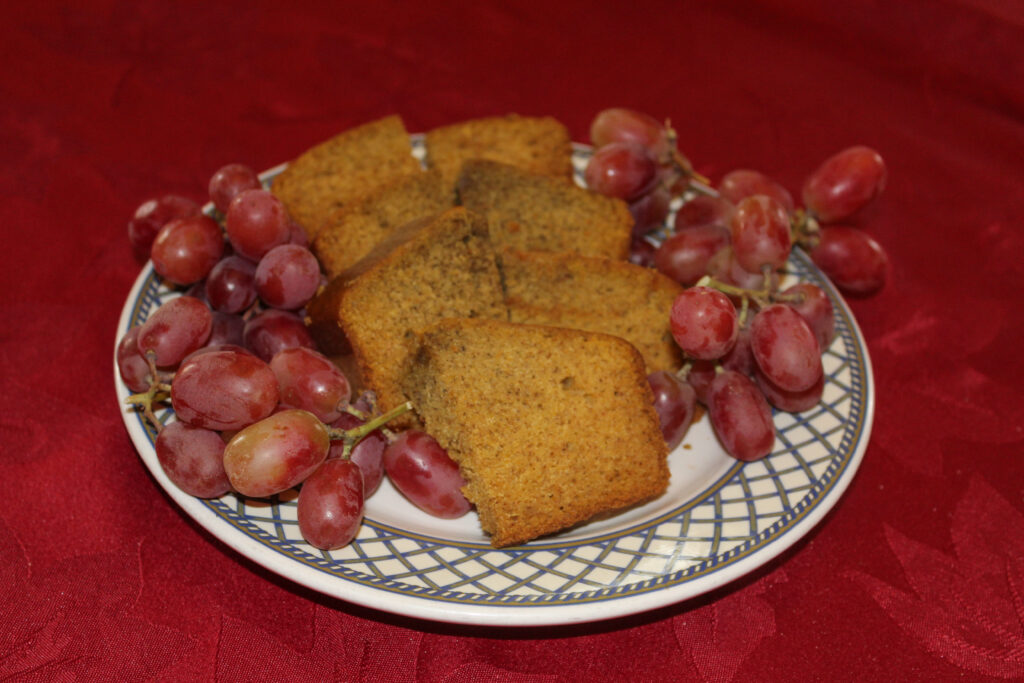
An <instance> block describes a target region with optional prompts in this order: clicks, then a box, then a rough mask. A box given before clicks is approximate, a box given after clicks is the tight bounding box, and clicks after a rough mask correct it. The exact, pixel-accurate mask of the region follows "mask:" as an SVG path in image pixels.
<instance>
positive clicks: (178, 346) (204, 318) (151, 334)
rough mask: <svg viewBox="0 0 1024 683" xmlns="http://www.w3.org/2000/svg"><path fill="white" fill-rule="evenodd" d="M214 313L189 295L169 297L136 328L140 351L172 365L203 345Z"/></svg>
mask: <svg viewBox="0 0 1024 683" xmlns="http://www.w3.org/2000/svg"><path fill="white" fill-rule="evenodd" d="M212 327H213V316H212V315H211V313H210V309H209V308H207V306H206V304H204V303H203V302H202V301H199V300H198V299H193V298H192V297H190V296H182V297H178V298H176V299H171V300H170V301H168V302H167V303H165V304H163V305H162V306H160V308H158V309H156V310H155V311H154V312H153V314H152V315H151V316H149V318H148V319H147V320H146V322H144V323H143V324H142V329H140V330H139V339H138V347H139V352H140V353H142V354H147V353H148V352H150V351H152V352H153V353H154V354H155V362H156V364H157V365H159V366H161V367H173V366H175V365H177V364H178V363H180V362H181V359H182V358H184V357H185V356H187V355H188V354H190V353H192V352H193V351H195V350H196V349H198V348H199V347H201V346H203V345H204V344H206V340H207V339H208V338H209V337H210V330H211V329H212Z"/></svg>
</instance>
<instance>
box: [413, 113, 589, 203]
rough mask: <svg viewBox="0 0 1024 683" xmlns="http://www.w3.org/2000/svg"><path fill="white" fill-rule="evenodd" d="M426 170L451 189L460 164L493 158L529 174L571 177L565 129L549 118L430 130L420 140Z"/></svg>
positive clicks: (506, 118)
mask: <svg viewBox="0 0 1024 683" xmlns="http://www.w3.org/2000/svg"><path fill="white" fill-rule="evenodd" d="M424 138H425V142H426V149H427V166H428V167H429V168H436V169H439V170H440V171H441V174H442V175H443V176H444V178H445V182H447V183H448V184H449V186H451V185H452V184H453V183H454V182H455V177H456V176H457V175H458V173H459V169H460V168H461V167H462V164H463V162H465V161H467V160H469V159H492V160H494V161H501V162H504V163H506V164H512V165H513V166H516V167H519V168H523V169H526V170H528V171H531V172H533V173H540V174H543V175H548V176H553V177H556V178H565V179H569V178H571V177H572V142H571V140H570V139H569V131H568V130H567V129H566V127H565V126H563V125H562V124H561V123H559V122H558V121H557V120H555V119H553V118H551V117H550V116H543V117H533V116H519V115H517V114H508V115H507V116H491V117H486V118H479V119H472V120H469V121H463V122H461V123H455V124H452V125H449V126H443V127H440V128H435V129H434V130H431V131H430V132H428V133H427V134H426V135H425V136H424Z"/></svg>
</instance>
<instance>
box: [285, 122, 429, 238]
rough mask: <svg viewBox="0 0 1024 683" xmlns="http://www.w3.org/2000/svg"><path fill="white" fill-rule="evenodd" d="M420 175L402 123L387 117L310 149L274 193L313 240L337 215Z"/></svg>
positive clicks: (299, 158) (297, 161) (288, 168)
mask: <svg viewBox="0 0 1024 683" xmlns="http://www.w3.org/2000/svg"><path fill="white" fill-rule="evenodd" d="M419 172H420V165H419V162H418V161H416V159H415V157H413V156H412V147H411V145H410V143H409V133H408V132H407V131H406V130H405V126H404V125H403V124H402V119H401V118H399V117H398V116H388V117H386V118H383V119H380V120H378V121H372V122H370V123H366V124H364V125H361V126H357V127H355V128H352V129H349V130H346V131H345V132H343V133H341V134H340V135H337V136H335V137H333V138H331V139H330V140H326V141H325V142H322V143H320V144H318V145H316V146H315V147H312V148H311V149H309V150H307V151H306V152H305V153H303V154H302V155H300V156H299V157H298V158H297V159H295V160H294V161H292V162H291V163H289V164H288V167H287V168H285V170H284V171H282V172H281V173H280V175H278V176H277V177H276V178H275V179H274V182H273V184H272V185H271V188H270V189H271V192H273V193H274V195H275V196H276V197H277V198H278V199H280V200H281V201H282V202H284V205H285V207H286V208H287V209H288V214H289V215H290V216H291V217H292V220H294V221H295V222H296V223H298V224H299V225H301V226H302V227H303V229H304V230H305V231H306V234H307V235H308V236H309V237H310V239H312V238H314V237H315V236H316V234H317V232H319V230H320V227H321V225H322V224H323V223H324V221H326V220H327V218H328V217H329V216H330V215H331V214H332V213H333V212H335V211H337V210H338V209H340V208H341V207H343V206H346V205H347V204H349V203H351V202H352V201H354V200H355V199H357V198H359V197H362V196H364V195H366V194H368V193H370V192H372V191H374V190H375V189H377V188H378V187H380V186H381V185H384V184H386V183H388V182H391V181H394V180H395V179H397V178H400V177H401V176H404V175H408V174H411V173H419Z"/></svg>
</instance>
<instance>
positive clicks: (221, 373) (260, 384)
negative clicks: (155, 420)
mask: <svg viewBox="0 0 1024 683" xmlns="http://www.w3.org/2000/svg"><path fill="white" fill-rule="evenodd" d="M277 401H278V391H277V378H276V377H274V372H273V371H272V370H271V369H270V367H269V366H268V365H267V364H266V363H264V362H263V361H261V360H260V359H259V358H256V357H255V356H253V355H252V354H251V353H248V352H244V351H243V352H239V351H232V350H221V351H210V352H208V353H203V354H199V355H195V356H193V357H192V358H190V359H189V360H188V362H186V363H182V364H181V367H180V368H179V369H178V372H177V373H176V374H175V375H174V381H173V382H172V383H171V403H172V404H173V405H174V412H175V414H177V416H178V419H179V420H182V421H184V422H187V423H189V424H191V425H194V426H196V427H205V428H207V429H216V430H227V429H241V428H242V427H245V426H246V425H250V424H252V423H253V422H256V421H257V420H261V419H263V418H265V417H266V416H268V415H270V414H271V412H273V410H274V406H276V405H277Z"/></svg>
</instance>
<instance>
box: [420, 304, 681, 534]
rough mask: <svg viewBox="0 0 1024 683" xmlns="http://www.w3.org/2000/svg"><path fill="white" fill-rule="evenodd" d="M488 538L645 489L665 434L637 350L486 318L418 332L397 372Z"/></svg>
mask: <svg viewBox="0 0 1024 683" xmlns="http://www.w3.org/2000/svg"><path fill="white" fill-rule="evenodd" d="M402 386H403V388H404V391H405V392H406V394H407V395H408V396H409V398H410V399H411V400H412V402H413V404H414V406H415V409H416V411H417V413H418V414H419V415H420V417H421V419H422V421H423V423H424V424H425V426H426V430H427V432H428V433H430V434H431V435H432V436H433V437H434V438H436V439H437V440H438V442H440V443H441V445H442V446H444V448H445V449H447V451H448V454H449V455H450V456H451V457H452V459H453V460H455V462H456V463H458V465H459V468H460V470H461V472H462V475H463V477H464V478H465V479H466V486H465V487H464V488H463V492H464V493H465V495H466V497H467V498H468V499H469V500H470V501H471V502H473V503H475V504H476V508H477V512H478V513H479V516H480V524H481V526H482V527H483V529H484V531H486V532H487V533H489V534H490V535H491V544H492V545H493V546H494V547H504V546H509V545H515V544H520V543H525V542H526V541H529V540H531V539H534V538H537V537H540V536H544V535H547V534H551V533H554V532H556V531H559V530H562V529H565V528H567V527H570V526H572V525H574V524H577V523H579V522H583V521H586V520H588V519H591V518H592V517H594V516H595V515H598V514H601V513H604V512H611V511H616V510H620V509H622V508H624V507H627V506H630V505H634V504H636V503H640V502H642V501H645V500H648V499H651V498H654V497H656V496H658V495H660V494H661V493H663V492H664V491H665V489H666V487H667V485H668V478H669V472H668V466H667V462H666V457H667V452H666V446H665V441H664V439H663V437H662V435H661V430H660V428H659V427H658V418H657V416H656V414H655V412H654V409H653V407H652V404H653V397H652V395H651V390H650V387H649V385H648V384H647V379H646V376H645V373H644V366H643V361H642V359H641V358H640V355H639V354H638V353H637V351H636V349H634V348H633V347H632V346H631V345H629V344H628V343H627V342H625V341H623V340H622V339H619V338H617V337H612V336H609V335H604V334H598V333H592V332H583V331H578V330H567V329H561V328H553V327H543V326H535V325H519V324H514V323H508V322H502V321H495V320H482V319H475V320H466V319H455V320H443V321H440V322H438V323H436V324H434V325H432V326H431V327H428V328H426V329H425V330H423V331H422V332H421V333H420V334H419V346H418V348H417V350H416V352H415V354H414V355H413V357H412V360H411V362H410V364H409V367H408V371H407V373H406V374H405V376H404V378H403V382H402Z"/></svg>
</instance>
